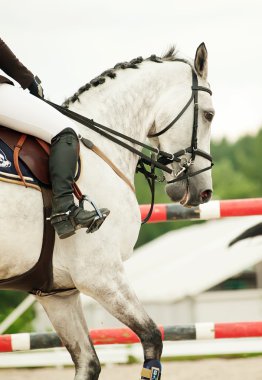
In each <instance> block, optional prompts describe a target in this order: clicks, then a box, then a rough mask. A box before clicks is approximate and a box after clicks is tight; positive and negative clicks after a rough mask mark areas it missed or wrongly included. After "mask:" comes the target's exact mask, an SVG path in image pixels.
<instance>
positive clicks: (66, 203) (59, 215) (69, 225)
mask: <svg viewBox="0 0 262 380" xmlns="http://www.w3.org/2000/svg"><path fill="white" fill-rule="evenodd" d="M78 151H79V141H78V137H77V135H76V133H75V131H74V130H73V129H72V128H66V129H64V130H63V131H61V132H60V133H59V134H57V135H56V136H55V137H54V138H53V139H52V141H51V154H50V160H49V168H50V177H51V182H52V191H53V207H52V216H51V223H52V225H53V226H54V228H55V230H56V232H57V233H58V235H59V237H60V238H61V239H65V238H67V237H69V236H71V235H73V234H74V233H75V230H76V229H78V228H81V227H85V228H88V229H89V228H90V230H91V232H92V225H93V226H94V224H93V223H94V220H95V219H97V221H96V222H95V224H96V223H98V224H99V226H100V225H101V224H102V222H103V221H104V219H105V218H106V216H107V215H108V214H109V211H108V210H107V209H101V210H100V212H101V216H100V218H99V217H98V214H97V212H96V211H86V210H84V209H83V208H81V207H77V206H75V204H74V199H73V195H72V185H73V181H74V176H75V171H76V166H77V160H78Z"/></svg>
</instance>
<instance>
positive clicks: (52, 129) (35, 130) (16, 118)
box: [0, 84, 76, 143]
mask: <svg viewBox="0 0 262 380" xmlns="http://www.w3.org/2000/svg"><path fill="white" fill-rule="evenodd" d="M0 124H1V125H3V126H5V127H8V128H11V129H14V130H16V131H18V132H21V133H27V134H29V135H33V136H36V137H38V138H40V139H42V140H44V141H46V142H48V143H51V140H52V138H53V137H54V136H56V135H57V134H58V133H59V132H61V131H62V130H63V129H65V128H72V129H74V130H76V128H75V124H74V122H73V121H72V120H70V119H69V118H67V117H66V116H64V115H62V114H61V113H60V112H58V111H57V110H56V109H54V108H52V107H51V106H49V105H48V104H47V103H45V102H44V101H43V100H41V99H39V98H37V97H35V96H33V95H31V94H29V93H28V92H26V91H25V90H22V89H21V88H18V87H15V86H11V85H9V84H0Z"/></svg>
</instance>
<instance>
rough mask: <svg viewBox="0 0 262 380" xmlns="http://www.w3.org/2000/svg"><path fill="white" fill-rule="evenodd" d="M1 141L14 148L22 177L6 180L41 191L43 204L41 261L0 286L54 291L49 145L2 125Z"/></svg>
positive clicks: (15, 161) (19, 175) (53, 235)
mask: <svg viewBox="0 0 262 380" xmlns="http://www.w3.org/2000/svg"><path fill="white" fill-rule="evenodd" d="M0 142H3V143H4V144H6V146H8V148H9V149H10V150H11V151H12V153H13V164H14V165H13V166H14V167H15V169H16V172H17V176H16V177H19V178H20V181H18V180H12V179H11V180H9V178H6V179H5V178H4V179H3V180H4V181H6V182H11V183H16V184H19V185H24V186H26V187H34V188H36V189H38V190H40V191H41V193H42V198H43V204H44V231H43V241H42V248H41V253H40V256H39V259H38V262H37V263H36V264H35V265H34V266H33V268H31V269H30V270H28V271H27V272H26V273H23V274H21V275H18V276H14V277H11V278H8V279H3V280H0V289H5V290H21V291H26V292H29V293H32V294H37V295H41V294H42V293H48V294H50V292H54V290H53V264H52V259H53V248H54V242H55V231H54V229H53V227H52V226H51V224H50V221H48V220H47V219H48V218H49V217H50V215H51V200H52V192H51V183H50V178H49V169H48V160H49V151H50V148H49V145H48V144H47V143H46V142H44V141H42V140H40V139H38V138H36V137H33V136H30V135H25V134H21V133H19V132H16V131H14V130H11V129H9V128H5V127H2V126H0ZM10 166H11V164H10ZM25 168H26V169H27V170H28V171H29V172H31V173H32V177H34V178H35V180H36V182H35V183H34V184H32V182H30V181H29V180H28V176H25V175H24V173H23V172H24V169H25ZM13 177H14V176H13ZM13 177H11V178H13ZM0 180H1V178H0ZM0 186H1V183H0ZM59 291H61V290H59Z"/></svg>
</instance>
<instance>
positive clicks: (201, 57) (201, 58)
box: [194, 42, 207, 79]
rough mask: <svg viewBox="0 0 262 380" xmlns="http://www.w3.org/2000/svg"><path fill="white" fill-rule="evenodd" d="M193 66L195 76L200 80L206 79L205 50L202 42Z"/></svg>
mask: <svg viewBox="0 0 262 380" xmlns="http://www.w3.org/2000/svg"><path fill="white" fill-rule="evenodd" d="M194 66H195V69H196V72H197V74H198V75H199V76H200V77H201V78H203V79H207V49H206V45H205V44H204V42H202V44H200V45H199V46H198V48H197V51H196V56H195V61H194Z"/></svg>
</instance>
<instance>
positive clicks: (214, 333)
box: [0, 322, 262, 352]
mask: <svg viewBox="0 0 262 380" xmlns="http://www.w3.org/2000/svg"><path fill="white" fill-rule="evenodd" d="M159 329H160V331H161V334H162V339H163V340H164V341H178V340H201V339H222V338H254V337H262V322H236V323H235V322H232V323H195V324H192V325H174V326H167V327H163V326H159ZM90 337H91V339H92V341H93V343H94V344H95V345H100V344H132V343H138V342H140V340H139V338H138V336H137V335H136V334H135V333H134V332H133V331H131V330H130V329H128V328H120V329H99V330H91V331H90ZM53 347H62V343H61V341H60V339H59V337H58V336H57V335H56V334H55V333H46V334H45V333H44V334H39V333H35V334H29V333H25V334H11V335H0V352H12V351H26V350H34V349H43V348H53Z"/></svg>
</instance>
